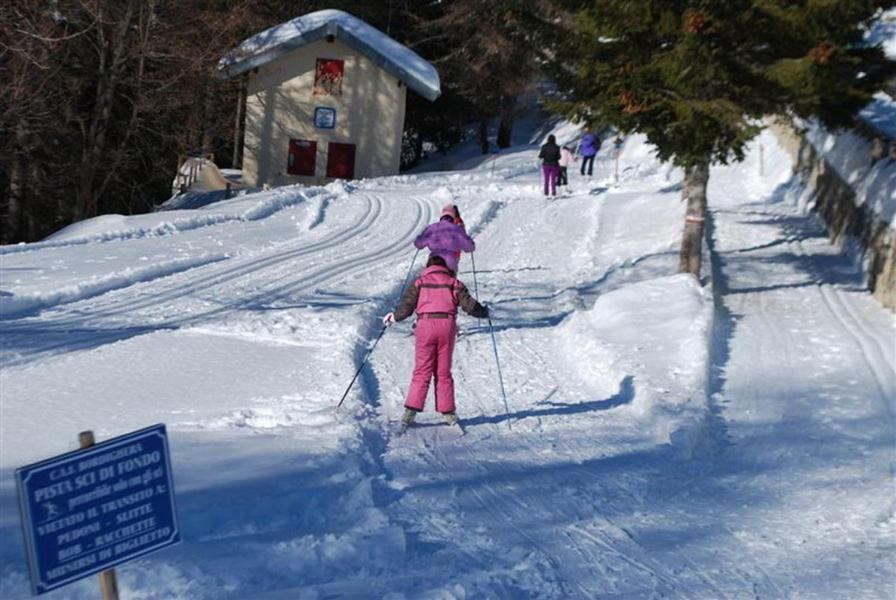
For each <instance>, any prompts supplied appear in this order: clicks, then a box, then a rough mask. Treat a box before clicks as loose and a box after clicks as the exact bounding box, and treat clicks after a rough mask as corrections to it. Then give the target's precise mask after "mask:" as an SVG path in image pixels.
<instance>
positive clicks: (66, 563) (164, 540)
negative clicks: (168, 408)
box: [16, 424, 180, 594]
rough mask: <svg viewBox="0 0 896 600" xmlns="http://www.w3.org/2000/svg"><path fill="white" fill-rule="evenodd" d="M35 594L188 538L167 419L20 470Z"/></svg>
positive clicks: (24, 517) (24, 518)
mask: <svg viewBox="0 0 896 600" xmlns="http://www.w3.org/2000/svg"><path fill="white" fill-rule="evenodd" d="M16 486H17V487H18V492H19V509H20V511H21V514H22V528H23V530H24V532H25V545H26V552H27V554H28V563H29V568H30V570H31V585H32V588H33V590H34V593H35V594H42V593H44V592H48V591H50V590H53V589H56V588H58V587H61V586H63V585H66V584H69V583H71V582H73V581H75V580H77V579H81V578H82V577H86V576H87V575H91V574H93V573H98V572H100V571H104V570H106V569H109V568H111V567H114V566H115V565H118V564H121V563H123V562H126V561H129V560H131V559H133V558H136V557H138V556H142V555H144V554H147V553H149V552H153V551H155V550H158V549H160V548H164V547H165V546H170V545H171V544H176V543H177V542H179V541H180V531H179V530H178V527H177V510H176V508H175V505H174V486H173V481H172V476H171V460H170V457H169V455H168V436H167V434H166V432H165V426H164V425H162V424H159V425H154V426H152V427H147V428H146V429H141V430H140V431H135V432H133V433H129V434H127V435H123V436H121V437H117V438H114V439H111V440H108V441H105V442H102V443H100V444H97V445H95V446H91V447H89V448H85V449H83V450H77V451H75V452H70V453H68V454H63V455H61V456H57V457H55V458H51V459H48V460H45V461H42V462H39V463H35V464H33V465H29V466H27V467H22V468H21V469H17V470H16Z"/></svg>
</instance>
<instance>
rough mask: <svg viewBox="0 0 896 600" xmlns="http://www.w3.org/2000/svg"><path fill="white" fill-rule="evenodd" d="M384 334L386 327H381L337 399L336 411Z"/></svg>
mask: <svg viewBox="0 0 896 600" xmlns="http://www.w3.org/2000/svg"><path fill="white" fill-rule="evenodd" d="M384 333H386V325H383V328H382V329H380V334H379V335H378V336H376V340H374V342H373V346H371V347H370V350H368V351H367V354H365V355H364V360H362V361H361V366H360V367H358V370H357V371H355V376H354V377H352V381H351V383H349V384H348V387H347V388H345V393H344V394H342V398H340V399H339V404H337V405H336V408H337V409H338V408H339V407H340V406H342V403H343V402H344V401H345V397H346V396H348V392H349V390H350V389H352V386H353V385H355V380H356V379H357V378H358V375H360V374H361V369H363V368H364V365H366V364H367V359H368V358H370V354H371V353H372V352H373V349H374V348H376V345H377V344H379V343H380V338H382V337H383V334H384Z"/></svg>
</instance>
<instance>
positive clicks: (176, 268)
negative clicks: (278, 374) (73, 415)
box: [0, 254, 229, 319]
mask: <svg viewBox="0 0 896 600" xmlns="http://www.w3.org/2000/svg"><path fill="white" fill-rule="evenodd" d="M228 258H229V256H228V255H227V254H198V255H196V256H190V257H186V258H179V259H174V260H169V261H165V262H161V263H157V264H154V265H147V266H145V267H126V268H124V269H122V270H121V271H118V272H116V273H110V274H108V275H102V276H98V277H92V278H90V279H86V280H84V281H81V282H79V283H77V284H73V285H69V286H65V287H62V288H55V289H47V290H46V291H42V292H33V293H24V294H12V293H9V292H4V293H3V295H0V319H13V318H17V317H21V316H23V315H25V314H29V313H33V312H36V311H39V310H41V309H44V308H47V307H49V306H54V305H57V304H63V303H66V302H76V301H78V300H84V299H85V298H90V297H93V296H99V295H100V294H105V293H106V292H110V291H112V290H115V289H119V288H123V287H127V286H129V285H133V284H135V283H140V282H145V281H151V280H153V279H158V278H160V277H167V276H169V275H174V274H175V273H180V272H182V271H186V270H188V269H194V268H196V267H201V266H203V265H208V264H211V263H214V262H218V261H222V260H226V259H228Z"/></svg>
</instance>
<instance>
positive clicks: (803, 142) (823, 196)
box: [772, 122, 896, 310]
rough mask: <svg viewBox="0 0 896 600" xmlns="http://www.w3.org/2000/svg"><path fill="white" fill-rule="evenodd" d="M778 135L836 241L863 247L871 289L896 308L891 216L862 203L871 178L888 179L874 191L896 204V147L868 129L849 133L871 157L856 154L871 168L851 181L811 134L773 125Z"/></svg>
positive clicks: (895, 237)
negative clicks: (859, 197) (860, 193)
mask: <svg viewBox="0 0 896 600" xmlns="http://www.w3.org/2000/svg"><path fill="white" fill-rule="evenodd" d="M772 131H773V132H774V133H775V135H776V137H777V138H778V140H779V142H780V143H781V145H782V146H783V147H784V148H785V149H787V150H788V151H789V152H790V153H791V155H792V156H793V158H794V170H795V172H796V173H797V174H798V175H799V176H800V178H801V179H802V181H803V183H804V185H805V186H806V188H807V191H808V193H810V194H811V199H812V203H813V204H814V210H815V211H816V212H817V213H818V214H819V215H820V216H821V217H822V218H823V219H824V221H825V222H826V223H827V228H828V232H829V234H830V236H831V239H832V241H834V242H835V243H837V244H840V245H841V246H847V245H858V247H859V250H860V252H861V253H862V258H863V259H864V260H863V263H864V264H865V268H866V269H867V275H868V287H869V289H870V290H871V291H872V293H873V294H874V296H875V298H877V299H878V300H879V301H880V302H881V303H882V304H883V305H884V306H886V307H888V308H890V309H892V310H896V232H894V230H892V229H890V228H889V226H888V223H887V220H886V218H885V217H884V218H882V217H881V215H880V214H878V213H876V212H875V211H874V210H873V208H872V206H873V205H872V203H871V202H868V201H858V200H857V192H856V190H857V189H862V188H863V187H864V188H865V189H868V187H869V186H867V185H864V186H863V184H864V183H865V180H867V179H868V178H875V179H877V180H884V179H885V181H884V184H883V185H875V186H874V187H872V188H870V189H871V190H872V191H873V192H874V193H878V194H886V195H889V198H878V199H877V200H880V201H881V203H884V202H891V203H892V202H893V201H894V200H896V199H894V198H893V188H894V181H896V159H894V157H893V156H892V154H893V152H894V148H896V145H894V144H893V142H892V140H887V139H886V138H883V137H881V136H880V135H878V134H877V133H876V131H875V130H873V129H871V128H869V127H866V126H864V125H859V127H857V129H856V130H854V131H852V132H849V134H845V135H853V136H861V137H863V138H865V140H866V141H867V144H866V145H858V146H857V145H856V144H853V145H852V146H851V148H853V152H858V153H860V154H864V155H865V156H864V157H863V156H861V155H859V156H852V157H851V160H852V161H853V162H855V161H856V160H859V161H862V162H863V163H864V164H865V168H863V169H857V170H854V171H852V175H851V176H850V177H851V181H849V182H848V181H846V179H845V177H844V175H843V174H842V173H841V172H838V170H837V169H836V168H834V166H833V165H832V159H831V158H830V157H828V156H827V155H822V154H821V153H819V152H818V150H817V149H816V147H815V146H813V144H812V143H810V141H809V139H808V136H807V135H806V134H801V133H799V132H797V131H796V130H795V129H793V128H792V127H791V126H789V125H786V124H783V123H780V122H778V123H775V124H773V125H772ZM866 160H867V162H864V161H866ZM841 171H842V169H841ZM862 200H867V199H865V198H862Z"/></svg>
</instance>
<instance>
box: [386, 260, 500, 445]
mask: <svg viewBox="0 0 896 600" xmlns="http://www.w3.org/2000/svg"><path fill="white" fill-rule="evenodd" d="M445 263H446V261H445V260H444V259H443V258H442V257H441V256H439V255H436V254H431V255H430V256H429V260H428V261H427V262H426V268H425V269H423V271H422V272H421V273H420V277H419V278H417V280H416V281H414V284H413V285H410V286H408V289H407V290H406V291H405V293H404V295H403V296H402V297H401V300H400V301H399V303H398V308H396V309H395V312H390V313H389V314H387V315H386V316H385V317H383V325H385V326H386V327H389V326H390V325H392V324H393V323H396V322H398V321H402V320H404V319H406V318H408V317H409V316H411V314H412V313H413V312H414V311H416V313H417V323H416V324H415V326H414V337H415V340H416V341H415V344H414V372H413V375H412V376H411V385H410V387H409V388H408V395H407V399H406V400H405V403H404V406H405V410H404V415H402V417H401V428H402V431H404V429H405V428H407V427H408V426H409V425H410V424H411V423H413V422H414V418H415V417H416V416H417V413H418V412H421V411H422V410H423V407H424V404H425V403H426V394H427V393H428V392H429V382H430V380H431V379H432V378H433V377H435V382H436V383H435V404H436V412H439V413H442V415H443V416H444V418H445V421H446V422H447V423H448V424H449V425H452V426H458V427H459V423H458V420H457V415H456V414H455V404H454V379H453V378H452V376H451V360H452V356H453V354H454V341H455V339H456V338H457V324H456V323H455V318H456V316H457V307H458V306H460V307H461V308H462V309H463V310H464V312H466V313H468V314H470V315H472V316H474V317H477V318H480V319H485V318H487V317H488V314H489V311H488V307H486V306H484V305H482V304H480V303H479V302H477V301H476V299H474V298H473V297H472V296H471V295H470V292H469V291H467V287H466V286H465V285H464V284H463V283H461V282H460V281H459V280H458V279H457V277H456V276H455V272H454V271H453V270H452V269H450V268H449V267H448V266H447V265H446V264H445Z"/></svg>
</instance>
